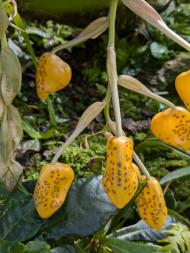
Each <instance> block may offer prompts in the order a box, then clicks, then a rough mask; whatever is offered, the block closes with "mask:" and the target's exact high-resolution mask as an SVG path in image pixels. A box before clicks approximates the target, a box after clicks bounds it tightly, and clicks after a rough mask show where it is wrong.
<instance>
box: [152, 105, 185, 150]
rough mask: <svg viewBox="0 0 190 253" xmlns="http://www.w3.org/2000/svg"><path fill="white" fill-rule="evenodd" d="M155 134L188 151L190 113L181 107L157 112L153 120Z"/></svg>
mask: <svg viewBox="0 0 190 253" xmlns="http://www.w3.org/2000/svg"><path fill="white" fill-rule="evenodd" d="M151 130H152V132H153V134H154V135H155V136H156V137H158V138H159V139H160V140H162V141H164V142H166V143H168V144H170V145H173V146H175V147H179V148H182V149H183V150H185V151H187V150H188V149H189V147H190V113H189V112H188V111H187V110H186V109H184V108H182V107H180V106H176V109H175V110H174V109H171V108H169V109H167V110H165V111H163V112H160V113H158V114H156V115H155V116H154V117H153V119H152V122H151Z"/></svg>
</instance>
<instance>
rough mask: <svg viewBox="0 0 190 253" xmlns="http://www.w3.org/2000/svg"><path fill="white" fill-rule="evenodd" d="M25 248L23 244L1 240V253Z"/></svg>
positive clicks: (10, 252)
mask: <svg viewBox="0 0 190 253" xmlns="http://www.w3.org/2000/svg"><path fill="white" fill-rule="evenodd" d="M24 248H25V245H24V244H22V243H20V242H15V241H12V242H10V241H1V242H0V252H1V253H21V252H22V250H23V249H24Z"/></svg>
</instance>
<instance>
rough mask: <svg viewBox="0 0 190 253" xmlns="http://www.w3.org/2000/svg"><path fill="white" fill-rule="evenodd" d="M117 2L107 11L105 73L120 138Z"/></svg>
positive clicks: (113, 0)
mask: <svg viewBox="0 0 190 253" xmlns="http://www.w3.org/2000/svg"><path fill="white" fill-rule="evenodd" d="M117 4H118V0H112V1H111V5H110V11H109V39H108V46H107V64H106V65H107V73H108V80H109V85H110V91H111V95H112V99H113V107H114V114H115V121H116V129H117V137H121V136H122V124H121V112H120V105H119V95H118V87H117V66H116V54H115V48H114V46H115V18H116V11H117Z"/></svg>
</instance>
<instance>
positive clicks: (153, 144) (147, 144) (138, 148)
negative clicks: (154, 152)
mask: <svg viewBox="0 0 190 253" xmlns="http://www.w3.org/2000/svg"><path fill="white" fill-rule="evenodd" d="M151 139H152V140H150V139H148V141H143V142H141V143H140V144H138V145H137V146H136V147H135V151H136V153H137V154H139V153H140V152H141V150H143V149H144V148H145V147H157V146H160V147H163V148H167V149H170V150H172V151H175V152H176V153H178V154H180V155H181V156H184V157H186V158H189V159H190V156H189V155H187V154H185V153H183V151H180V150H177V149H176V148H173V147H171V146H169V145H167V144H165V143H164V142H162V141H160V140H155V141H154V139H153V138H151Z"/></svg>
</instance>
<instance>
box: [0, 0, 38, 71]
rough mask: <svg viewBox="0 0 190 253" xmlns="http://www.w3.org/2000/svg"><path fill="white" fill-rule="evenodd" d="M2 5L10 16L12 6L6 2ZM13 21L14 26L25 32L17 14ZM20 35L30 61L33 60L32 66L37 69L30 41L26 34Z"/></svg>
mask: <svg viewBox="0 0 190 253" xmlns="http://www.w3.org/2000/svg"><path fill="white" fill-rule="evenodd" d="M4 5H5V8H6V11H7V13H8V14H9V15H10V14H11V12H12V9H13V6H12V5H11V4H10V3H8V2H7V1H5V2H4ZM13 20H14V22H15V24H16V25H17V26H18V27H19V28H21V29H22V30H25V26H24V23H23V21H22V18H21V17H20V15H19V14H18V13H17V15H16V16H15V17H14V19H13ZM21 35H22V36H23V37H24V40H25V42H26V45H27V47H28V50H29V52H30V55H31V57H32V60H33V62H34V65H35V67H37V61H36V57H35V54H34V50H33V48H32V45H31V43H30V39H29V37H28V34H27V33H25V32H21Z"/></svg>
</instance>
